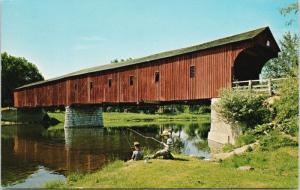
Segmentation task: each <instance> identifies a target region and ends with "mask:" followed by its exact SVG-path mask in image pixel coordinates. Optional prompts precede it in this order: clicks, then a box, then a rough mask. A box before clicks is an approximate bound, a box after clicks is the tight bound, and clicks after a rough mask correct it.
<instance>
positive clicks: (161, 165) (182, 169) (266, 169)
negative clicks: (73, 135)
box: [46, 147, 298, 188]
mask: <svg viewBox="0 0 300 190" xmlns="http://www.w3.org/2000/svg"><path fill="white" fill-rule="evenodd" d="M176 158H178V159H177V160H162V159H156V160H150V163H145V162H144V161H137V162H127V163H124V162H123V161H115V162H113V163H111V164H110V165H108V166H106V167H105V168H104V169H102V170H100V171H97V172H95V173H90V174H72V175H70V176H68V181H67V182H66V183H64V182H60V181H54V182H49V183H47V184H46V187H47V188H57V187H60V188H79V187H83V188H88V187H101V188H112V187H115V188H124V187H126V188H155V187H156V188H246V187H247V188H297V187H298V149H297V148H296V147H293V148H292V147H285V148H280V149H277V150H276V151H272V152H262V151H258V150H257V151H253V152H250V153H248V154H245V155H241V156H234V157H232V158H230V159H228V160H225V161H223V162H208V161H204V160H199V159H197V158H193V157H187V156H181V155H176ZM245 164H250V165H251V166H253V167H254V170H251V171H240V170H237V167H239V166H241V165H245Z"/></svg>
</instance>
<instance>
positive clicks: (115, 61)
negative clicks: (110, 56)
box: [110, 57, 132, 63]
mask: <svg viewBox="0 0 300 190" xmlns="http://www.w3.org/2000/svg"><path fill="white" fill-rule="evenodd" d="M130 60H132V58H131V57H129V58H127V59H120V60H119V59H114V60H112V61H110V63H121V62H124V61H130Z"/></svg>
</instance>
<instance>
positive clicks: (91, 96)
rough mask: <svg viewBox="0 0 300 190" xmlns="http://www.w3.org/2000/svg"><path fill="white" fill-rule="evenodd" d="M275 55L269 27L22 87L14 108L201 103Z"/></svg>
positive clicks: (252, 74) (247, 76)
mask: <svg viewBox="0 0 300 190" xmlns="http://www.w3.org/2000/svg"><path fill="white" fill-rule="evenodd" d="M279 51H280V49H279V47H278V45H277V43H276V41H275V39H274V37H273V35H272V33H271V31H270V29H269V27H264V28H259V29H256V30H252V31H248V32H245V33H241V34H238V35H233V36H229V37H226V38H222V39H218V40H214V41H211V42H207V43H203V44H199V45H195V46H191V47H186V48H182V49H177V50H172V51H167V52H162V53H158V54H154V55H150V56H146V57H142V58H138V59H132V60H129V61H124V62H121V63H112V64H107V65H102V66H97V67H92V68H88V69H83V70H80V71H77V72H73V73H69V74H66V75H63V76H60V77H57V78H53V79H49V80H45V81H40V82H36V83H32V84H28V85H24V86H21V87H19V88H17V89H15V91H14V106H15V107H16V108H41V107H51V106H66V107H67V106H68V107H70V106H71V107H72V106H73V107H74V106H75V105H90V104H94V105H97V104H98V105H101V104H105V103H107V104H128V103H139V104H142V103H147V102H158V103H164V102H180V101H200V100H204V99H212V98H216V97H218V96H219V92H220V89H222V88H231V86H232V82H233V81H236V80H250V79H258V77H259V74H260V72H261V69H262V67H263V65H264V64H265V63H266V62H267V61H268V60H269V59H271V58H274V57H277V54H278V52H279Z"/></svg>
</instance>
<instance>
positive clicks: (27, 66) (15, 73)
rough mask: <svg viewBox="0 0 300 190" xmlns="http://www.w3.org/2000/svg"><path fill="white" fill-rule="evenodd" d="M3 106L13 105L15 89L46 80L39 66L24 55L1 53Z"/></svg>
mask: <svg viewBox="0 0 300 190" xmlns="http://www.w3.org/2000/svg"><path fill="white" fill-rule="evenodd" d="M1 67H2V70H1V106H2V107H4V106H12V105H13V90H14V89H15V88H17V87H20V86H22V85H25V84H29V83H32V82H37V81H41V80H44V77H43V76H42V74H41V73H40V72H39V70H38V68H37V67H36V66H35V65H34V64H32V63H30V62H28V61H27V60H26V59H25V58H23V57H14V56H11V55H8V54H7V53H6V52H4V53H2V54H1Z"/></svg>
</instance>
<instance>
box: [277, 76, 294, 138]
mask: <svg viewBox="0 0 300 190" xmlns="http://www.w3.org/2000/svg"><path fill="white" fill-rule="evenodd" d="M280 94H281V96H280V99H279V100H278V101H277V102H275V105H274V106H275V109H276V112H277V113H276V117H275V119H274V122H275V123H276V124H278V125H279V127H280V128H281V129H282V131H284V132H286V133H288V134H296V133H298V122H297V121H298V111H299V104H298V102H299V97H298V96H299V90H298V78H288V79H287V80H285V81H284V82H283V84H282V85H281V89H280Z"/></svg>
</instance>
